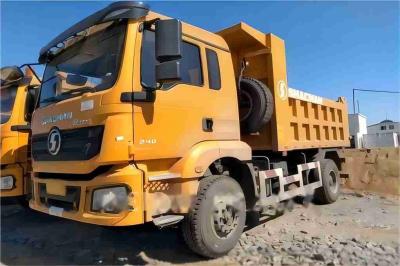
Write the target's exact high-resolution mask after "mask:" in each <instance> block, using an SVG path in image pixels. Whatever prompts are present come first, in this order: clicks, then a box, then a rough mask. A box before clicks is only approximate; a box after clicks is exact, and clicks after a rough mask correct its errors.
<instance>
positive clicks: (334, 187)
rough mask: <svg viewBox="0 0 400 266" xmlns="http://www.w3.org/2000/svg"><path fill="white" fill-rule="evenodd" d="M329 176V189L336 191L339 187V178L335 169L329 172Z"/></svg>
mask: <svg viewBox="0 0 400 266" xmlns="http://www.w3.org/2000/svg"><path fill="white" fill-rule="evenodd" d="M328 176H329V178H328V185H329V190H330V191H331V192H332V193H336V191H337V189H338V186H337V185H338V182H337V178H336V173H335V172H334V171H330V172H329V175H328Z"/></svg>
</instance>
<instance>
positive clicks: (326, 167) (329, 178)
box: [314, 159, 340, 204]
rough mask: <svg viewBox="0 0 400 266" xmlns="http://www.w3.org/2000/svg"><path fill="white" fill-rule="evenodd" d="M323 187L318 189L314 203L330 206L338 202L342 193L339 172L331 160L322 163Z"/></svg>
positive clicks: (324, 160)
mask: <svg viewBox="0 0 400 266" xmlns="http://www.w3.org/2000/svg"><path fill="white" fill-rule="evenodd" d="M320 167H321V180H322V187H320V188H317V189H316V190H315V194H314V201H315V202H316V203H320V204H329V203H333V202H335V201H336V200H337V198H338V196H339V192H340V180H339V178H340V177H339V170H338V168H337V166H336V164H335V162H334V161H333V160H331V159H323V160H321V161H320Z"/></svg>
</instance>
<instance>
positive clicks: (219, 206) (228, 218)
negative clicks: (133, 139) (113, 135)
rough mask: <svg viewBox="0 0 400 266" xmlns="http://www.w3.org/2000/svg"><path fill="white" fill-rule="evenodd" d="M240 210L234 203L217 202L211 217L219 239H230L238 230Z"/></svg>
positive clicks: (221, 200)
mask: <svg viewBox="0 0 400 266" xmlns="http://www.w3.org/2000/svg"><path fill="white" fill-rule="evenodd" d="M238 220H239V210H238V209H237V207H235V206H234V204H232V203H227V202H226V201H225V200H223V199H220V200H217V201H216V203H215V204H214V209H213V215H212V217H211V223H212V224H213V226H212V228H213V229H214V232H215V234H216V236H217V237H218V238H228V237H229V236H230V235H231V234H232V233H233V232H234V231H235V229H236V228H237V226H238Z"/></svg>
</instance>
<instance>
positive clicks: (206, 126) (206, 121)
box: [202, 117, 214, 132]
mask: <svg viewBox="0 0 400 266" xmlns="http://www.w3.org/2000/svg"><path fill="white" fill-rule="evenodd" d="M202 124H203V131H205V132H212V131H213V126H214V121H213V119H212V118H210V117H204V118H203V122H202Z"/></svg>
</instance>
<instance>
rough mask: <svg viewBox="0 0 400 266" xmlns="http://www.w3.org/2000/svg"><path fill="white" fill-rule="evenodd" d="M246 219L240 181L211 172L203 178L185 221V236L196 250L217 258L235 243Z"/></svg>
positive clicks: (190, 245)
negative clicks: (211, 173) (210, 174)
mask: <svg viewBox="0 0 400 266" xmlns="http://www.w3.org/2000/svg"><path fill="white" fill-rule="evenodd" d="M245 220H246V202H245V198H244V194H243V191H242V188H241V187H240V185H239V183H238V182H236V180H234V179H233V178H231V177H229V176H223V175H212V176H208V177H205V178H203V179H202V180H201V181H200V185H199V189H198V192H197V198H196V200H195V201H194V204H193V205H192V207H191V209H190V211H189V213H188V215H187V216H186V217H185V219H184V221H183V223H182V227H181V228H182V233H183V238H184V240H185V242H186V244H187V245H188V247H189V248H190V249H191V250H192V251H193V252H195V253H197V254H199V255H201V256H204V257H207V258H217V257H220V256H222V255H225V254H226V253H228V252H229V251H230V250H231V249H232V248H234V247H235V245H236V243H237V242H238V240H239V238H240V235H241V234H242V232H243V228H244V225H245Z"/></svg>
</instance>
